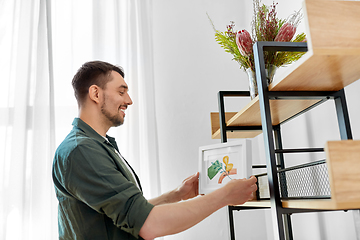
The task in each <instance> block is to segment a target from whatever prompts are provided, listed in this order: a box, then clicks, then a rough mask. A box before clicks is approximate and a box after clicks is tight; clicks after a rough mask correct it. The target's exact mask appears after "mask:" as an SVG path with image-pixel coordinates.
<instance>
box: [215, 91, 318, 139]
mask: <svg viewBox="0 0 360 240" xmlns="http://www.w3.org/2000/svg"><path fill="white" fill-rule="evenodd" d="M319 101H320V99H293V100H289V99H287V100H284V99H283V100H270V108H271V118H272V123H273V125H278V124H280V123H282V122H284V121H285V120H287V119H289V118H291V117H292V116H294V115H296V114H298V113H300V112H301V111H303V110H305V109H307V108H309V107H310V106H312V105H314V104H315V103H317V102H319ZM225 121H226V124H227V126H261V115H260V106H259V97H256V98H254V99H253V100H252V101H251V102H249V103H248V104H247V105H246V106H245V107H244V108H243V109H242V110H241V111H239V112H237V113H236V112H232V113H226V114H225ZM211 126H212V138H213V139H218V138H220V124H219V114H218V113H211ZM261 132H262V131H259V130H257V131H235V132H228V133H227V136H228V138H252V137H255V136H257V135H259V134H260V133H261Z"/></svg>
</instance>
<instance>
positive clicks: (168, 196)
mask: <svg viewBox="0 0 360 240" xmlns="http://www.w3.org/2000/svg"><path fill="white" fill-rule="evenodd" d="M198 194H199V173H198V172H197V173H195V174H194V175H191V176H190V177H188V178H186V179H185V180H184V181H183V182H182V184H181V185H180V186H179V187H177V188H175V189H174V190H172V191H170V192H167V193H164V194H162V195H161V196H159V197H156V198H152V199H150V200H149V202H150V203H151V204H153V205H155V206H156V205H162V204H168V203H174V202H179V201H181V200H187V199H190V198H193V197H196V196H197V195H198Z"/></svg>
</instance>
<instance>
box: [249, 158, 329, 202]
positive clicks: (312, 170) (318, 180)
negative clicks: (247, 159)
mask: <svg viewBox="0 0 360 240" xmlns="http://www.w3.org/2000/svg"><path fill="white" fill-rule="evenodd" d="M256 177H257V179H258V190H257V199H259V200H265V199H269V198H270V194H269V183H268V177H267V174H266V173H265V174H259V175H256ZM278 179H279V188H280V197H281V198H282V199H314V198H315V199H327V198H330V197H331V191H330V183H329V175H328V170H327V166H326V162H325V160H320V161H315V162H311V163H307V164H302V165H298V166H294V167H289V168H285V169H281V170H278Z"/></svg>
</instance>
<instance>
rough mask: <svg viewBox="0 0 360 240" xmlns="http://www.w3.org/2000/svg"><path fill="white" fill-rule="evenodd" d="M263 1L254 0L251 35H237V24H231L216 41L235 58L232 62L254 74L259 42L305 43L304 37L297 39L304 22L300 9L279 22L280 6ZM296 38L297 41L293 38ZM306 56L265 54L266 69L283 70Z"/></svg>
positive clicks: (278, 53) (243, 32) (282, 53)
mask: <svg viewBox="0 0 360 240" xmlns="http://www.w3.org/2000/svg"><path fill="white" fill-rule="evenodd" d="M260 1H261V0H253V7H254V16H253V20H252V23H251V27H252V35H250V33H249V32H248V31H246V30H245V29H244V30H241V31H238V32H237V31H235V29H234V27H235V23H234V22H230V25H228V26H227V28H226V31H225V32H221V31H218V30H216V28H215V26H214V24H213V22H212V20H211V19H210V17H209V20H210V22H211V24H212V26H213V28H214V31H215V40H216V41H217V42H218V43H219V44H220V45H221V47H222V48H224V50H225V52H228V53H231V54H232V55H233V57H234V58H233V60H235V61H237V62H238V63H239V64H240V69H243V70H245V71H246V70H248V69H251V70H252V71H255V64H254V54H253V45H254V43H255V42H257V41H279V42H305V41H306V35H305V33H300V34H297V35H296V36H295V32H296V28H297V26H298V24H299V23H300V21H301V19H302V14H301V9H300V10H299V11H295V12H294V13H293V14H291V15H290V16H289V17H288V18H287V19H278V18H277V16H276V15H277V12H276V5H277V3H273V4H271V5H270V6H266V5H264V4H260ZM294 36H295V38H294ZM303 54H304V52H264V58H265V59H264V60H265V67H266V68H267V67H269V66H270V65H273V66H275V67H280V66H284V65H287V64H290V63H292V62H294V61H296V60H298V59H299V58H300V57H301V56H302V55H303Z"/></svg>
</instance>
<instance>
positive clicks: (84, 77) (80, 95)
mask: <svg viewBox="0 0 360 240" xmlns="http://www.w3.org/2000/svg"><path fill="white" fill-rule="evenodd" d="M111 71H116V72H118V73H119V74H120V75H121V76H122V77H124V76H125V74H124V71H123V70H122V68H121V67H119V66H115V65H112V64H110V63H107V62H102V61H91V62H87V63H84V64H83V65H82V66H81V68H79V70H78V71H77V73H76V74H75V76H74V78H73V80H72V82H71V84H72V86H73V88H74V94H75V97H76V100H77V101H78V104H79V106H80V105H81V103H82V102H83V101H84V99H85V97H86V96H87V94H88V93H89V87H90V86H91V85H97V86H99V87H100V88H102V89H104V88H105V85H106V84H107V83H108V82H109V81H110V79H111V78H110V74H111Z"/></svg>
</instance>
